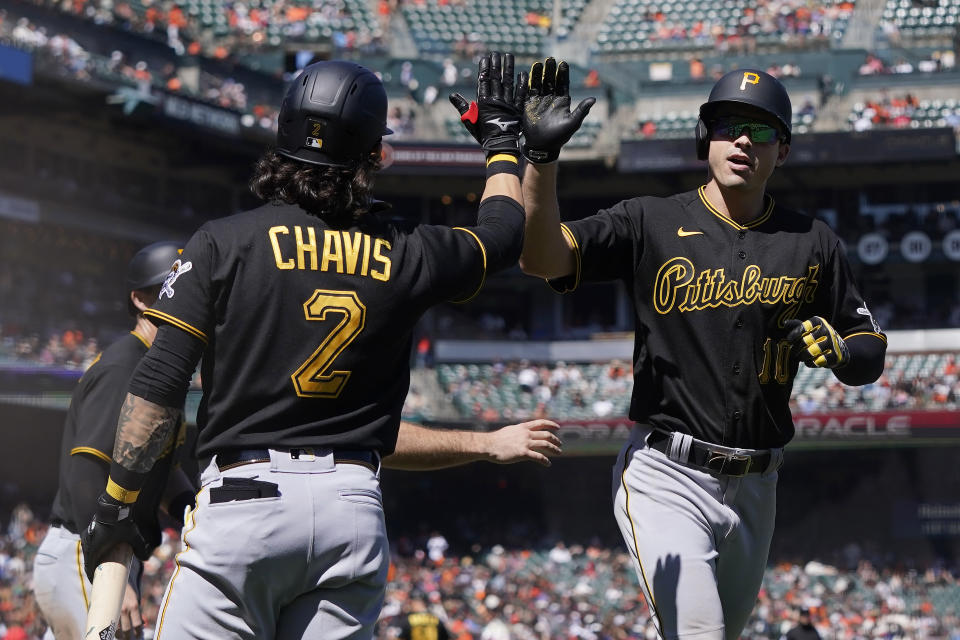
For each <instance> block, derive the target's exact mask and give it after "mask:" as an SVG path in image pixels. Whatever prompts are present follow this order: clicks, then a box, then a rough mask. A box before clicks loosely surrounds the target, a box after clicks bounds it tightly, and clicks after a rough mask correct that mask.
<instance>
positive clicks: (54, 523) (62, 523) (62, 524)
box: [50, 518, 77, 535]
mask: <svg viewBox="0 0 960 640" xmlns="http://www.w3.org/2000/svg"><path fill="white" fill-rule="evenodd" d="M50 526H51V527H61V528H63V529H66V530H67V531H69V532H70V533H72V534H73V535H77V530H76V529H77V528H76V527H75V526H73V525H72V524H70V523H69V522H65V521H63V520H60V519H59V518H54V519H53V520H51V521H50Z"/></svg>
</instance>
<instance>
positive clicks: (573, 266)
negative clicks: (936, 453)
mask: <svg viewBox="0 0 960 640" xmlns="http://www.w3.org/2000/svg"><path fill="white" fill-rule="evenodd" d="M568 87H569V70H568V68H567V66H566V64H565V63H562V64H560V65H559V66H558V65H557V64H556V61H555V60H553V59H552V58H548V59H547V60H546V61H545V62H544V63H539V62H538V63H536V64H535V65H534V67H533V69H532V71H531V77H530V86H529V96H528V98H527V100H526V103H525V107H524V125H523V132H524V136H525V148H524V153H525V155H526V157H527V158H528V159H529V160H530V164H529V165H527V168H526V172H525V175H524V181H523V189H524V202H525V207H526V212H527V227H526V240H525V242H524V248H523V255H522V256H521V261H520V263H521V267H522V268H523V270H524V271H525V272H527V273H530V274H534V275H538V276H541V277H544V278H547V279H548V280H549V281H550V284H551V286H552V287H554V288H555V289H556V290H557V291H560V292H565V291H572V290H574V289H576V288H577V286H578V285H579V284H580V283H581V282H588V281H605V280H606V281H609V280H620V281H622V282H623V283H624V284H625V286H626V288H627V291H628V292H629V294H630V296H631V297H632V299H633V308H634V311H635V318H634V320H635V323H636V331H635V347H634V363H633V364H634V385H633V399H632V402H631V405H630V418H631V419H633V420H634V421H635V423H636V426H635V427H634V429H633V432H632V437H631V439H630V440H629V442H628V443H627V445H626V446H625V447H624V448H623V450H622V452H621V453H620V456H619V458H618V460H617V465H616V467H615V470H614V477H613V493H614V504H615V514H616V518H617V522H618V524H619V525H620V531H621V533H622V534H623V537H624V540H625V542H626V544H627V547H628V549H629V550H630V553H631V554H632V556H633V559H634V563H635V568H636V570H637V574H638V576H639V579H640V587H641V589H642V590H643V593H644V596H645V597H646V600H647V603H648V605H649V606H650V609H651V611H652V612H653V614H654V616H655V619H656V623H657V627H658V629H659V632H660V635H661V637H662V638H667V639H670V640H673V639H675V638H683V639H687V638H689V639H696V640H724V639H726V640H733V639H735V638H738V637H739V635H740V632H741V631H742V630H743V627H744V625H745V624H746V621H747V618H748V616H749V615H750V611H751V610H752V609H753V606H754V605H755V604H756V599H757V592H758V591H759V589H760V584H761V581H762V579H763V571H764V568H765V566H766V561H767V553H768V551H769V547H770V540H771V536H772V534H773V523H774V514H775V509H776V484H777V469H778V468H779V466H780V463H781V461H782V458H783V446H784V445H785V444H786V443H787V442H789V441H790V439H791V438H792V437H793V434H794V426H793V420H792V417H791V415H790V408H789V399H790V393H791V390H792V386H793V379H794V376H795V375H796V372H797V363H798V362H801V361H802V362H804V363H805V364H806V365H807V366H810V367H825V368H828V369H830V370H832V372H833V374H834V375H835V377H836V378H837V379H838V380H840V381H841V382H843V383H846V384H850V385H863V384H867V383H870V382H873V381H874V380H876V379H877V378H878V377H879V376H880V374H881V373H882V371H883V361H884V354H885V352H886V337H885V336H884V335H883V334H882V333H881V332H880V328H879V327H878V326H877V323H876V321H875V320H874V319H873V316H872V315H871V314H870V311H869V310H868V309H867V305H866V303H865V302H864V299H863V296H861V295H860V293H859V292H858V291H857V287H856V282H855V280H854V278H853V275H852V273H851V270H850V266H849V264H848V262H847V257H846V252H845V250H844V247H843V245H842V244H841V243H840V240H839V239H838V238H837V237H836V235H834V233H833V232H832V231H831V230H830V229H829V228H828V227H827V226H826V225H825V224H823V223H822V222H820V221H817V220H814V219H812V218H810V217H808V216H806V215H803V214H800V213H797V212H795V211H792V210H790V209H787V208H785V207H783V206H781V205H780V204H778V203H776V202H775V201H774V199H773V197H772V196H771V195H770V194H769V193H767V191H766V186H767V180H768V179H769V178H770V176H771V175H772V174H773V171H774V170H775V169H776V168H777V167H779V166H781V165H783V163H784V162H786V159H787V155H788V154H789V152H790V135H791V131H790V125H791V106H790V97H789V96H788V95H787V91H786V89H785V88H784V87H783V85H781V84H780V82H779V81H778V80H777V79H775V78H773V77H772V76H770V75H768V74H766V73H764V72H762V71H755V70H752V69H740V70H738V71H732V72H730V73H729V74H727V75H725V76H723V77H722V78H721V79H720V80H718V81H717V83H716V84H715V85H714V87H713V89H712V90H711V92H710V96H709V98H708V100H707V102H706V103H704V104H703V106H702V107H701V108H700V122H699V123H698V124H697V128H696V132H695V138H696V150H697V154H698V156H699V157H700V158H701V159H703V160H706V161H707V164H708V173H707V180H706V184H704V185H703V186H701V187H700V188H699V189H696V190H693V191H689V192H687V193H681V194H677V195H674V196H671V197H668V198H653V197H638V198H632V199H629V200H625V201H623V202H620V203H618V204H615V205H614V206H612V207H610V208H609V209H606V210H603V211H600V212H598V213H596V214H594V215H590V216H587V217H585V218H582V219H580V220H576V221H572V222H567V223H564V224H561V222H560V213H559V204H558V202H557V194H556V181H557V163H556V162H555V160H557V158H558V156H559V154H560V149H561V147H562V146H563V145H564V144H565V143H566V141H567V140H569V139H570V137H571V136H572V135H573V133H574V132H575V131H576V130H577V128H578V127H579V126H580V124H581V122H582V121H583V118H584V117H585V116H586V112H587V110H588V109H589V107H590V105H591V103H590V102H586V101H585V102H583V103H581V104H580V105H579V106H578V107H577V108H576V109H574V110H573V111H572V112H571V110H570V97H569V91H568Z"/></svg>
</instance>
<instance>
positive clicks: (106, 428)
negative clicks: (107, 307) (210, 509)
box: [51, 331, 186, 533]
mask: <svg viewBox="0 0 960 640" xmlns="http://www.w3.org/2000/svg"><path fill="white" fill-rule="evenodd" d="M147 348H148V345H147V342H146V340H145V339H144V338H143V337H142V336H140V335H139V334H138V333H136V332H133V331H131V332H130V333H129V334H127V335H125V336H123V337H122V338H120V339H119V340H117V341H116V342H114V343H113V344H111V345H110V346H108V347H107V348H106V349H104V350H103V352H102V353H101V354H100V355H99V356H97V359H96V360H95V361H94V363H93V364H92V365H90V367H89V368H88V369H87V370H86V371H85V372H84V374H83V376H81V378H80V382H79V383H78V384H77V388H76V389H74V391H73V395H72V397H71V399H70V408H69V409H68V410H67V420H66V423H65V424H64V427H63V436H62V438H61V441H60V463H59V464H60V478H59V485H58V489H57V495H56V497H55V498H54V502H53V509H52V513H51V515H52V519H53V520H54V521H56V522H61V523H63V524H64V525H65V526H66V527H67V528H68V529H69V530H71V531H73V532H75V533H76V532H79V530H80V529H82V528H84V527H86V526H87V524H88V522H89V520H87V521H86V522H77V521H76V520H77V517H75V514H78V512H86V511H89V512H90V515H91V517H92V515H93V508H94V507H95V506H96V505H95V503H91V504H90V505H78V504H75V502H76V501H75V494H76V492H78V491H81V490H82V489H84V488H87V485H89V484H91V483H92V484H94V485H95V488H94V489H93V493H92V495H94V496H95V495H98V494H99V493H100V492H102V491H103V487H104V486H105V485H106V483H107V475H108V472H109V469H110V461H111V457H112V455H113V445H114V441H115V440H116V434H117V419H118V417H119V416H120V408H121V407H122V406H123V401H124V399H125V398H126V396H127V387H128V386H129V384H130V378H131V376H132V375H133V371H134V369H136V368H137V364H138V363H139V362H140V359H141V358H142V357H143V355H144V354H145V353H146V352H147ZM185 437H186V430H185V425H181V428H180V430H179V432H178V434H177V436H176V437H175V439H174V441H172V442H171V443H170V445H169V446H168V447H167V448H165V449H164V450H163V451H162V453H161V455H160V457H159V458H158V459H157V463H156V465H155V466H154V468H153V469H152V470H151V472H150V474H149V475H148V476H147V481H146V483H145V484H144V486H143V489H142V490H141V494H140V498H139V499H138V500H137V504H136V508H137V510H138V516H137V521H138V522H139V523H140V524H141V526H144V527H153V528H156V527H157V526H158V525H157V508H158V507H159V505H160V497H161V495H162V494H163V489H164V487H165V486H166V482H167V476H168V475H169V471H170V468H171V466H172V464H173V461H174V456H173V455H172V452H173V450H174V448H175V447H180V446H181V445H182V444H183V442H184V439H185ZM77 455H88V456H92V457H94V458H97V459H99V460H102V461H103V475H102V476H101V477H97V478H88V477H79V474H78V473H77V472H75V471H74V470H73V467H72V464H71V463H72V462H73V456H77ZM81 485H83V487H81ZM87 492H88V493H89V492H90V491H89V490H88V491H87Z"/></svg>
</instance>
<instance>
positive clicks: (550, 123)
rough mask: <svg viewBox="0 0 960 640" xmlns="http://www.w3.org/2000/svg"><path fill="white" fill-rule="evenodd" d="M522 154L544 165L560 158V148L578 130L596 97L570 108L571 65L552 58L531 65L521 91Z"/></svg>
mask: <svg viewBox="0 0 960 640" xmlns="http://www.w3.org/2000/svg"><path fill="white" fill-rule="evenodd" d="M523 94H524V95H523V97H524V105H523V137H524V144H523V155H524V157H525V158H526V159H527V160H529V161H530V162H533V163H536V164H545V163H547V162H553V161H554V160H556V159H557V158H559V157H560V148H561V147H563V145H565V144H566V143H567V141H568V140H570V138H571V137H572V136H573V134H574V133H576V132H577V129H579V128H580V125H581V124H583V119H584V118H586V117H587V114H588V113H590V107H592V106H593V105H594V103H595V102H596V101H597V99H596V98H587V99H585V100H583V101H582V102H581V103H580V104H578V105H577V108H576V109H574V110H573V111H572V112H571V111H570V67H569V65H567V63H566V62H561V63H560V65H559V66H558V65H557V61H556V60H554V59H553V58H547V59H546V60H544V61H543V62H542V63H540V62H534V63H533V66H531V67H530V81H529V86H528V87H526V89H525V91H523Z"/></svg>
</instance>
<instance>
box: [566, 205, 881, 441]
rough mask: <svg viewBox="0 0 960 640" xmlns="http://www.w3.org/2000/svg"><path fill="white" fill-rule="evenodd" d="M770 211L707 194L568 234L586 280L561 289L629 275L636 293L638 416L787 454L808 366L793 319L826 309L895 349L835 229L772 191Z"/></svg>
mask: <svg viewBox="0 0 960 640" xmlns="http://www.w3.org/2000/svg"><path fill="white" fill-rule="evenodd" d="M765 204H766V206H765V208H764V210H763V212H762V213H761V215H760V216H758V217H757V218H756V219H754V220H753V221H751V222H750V223H749V224H747V225H740V224H738V223H736V222H735V221H733V220H731V219H730V218H728V217H726V216H724V215H723V214H722V213H720V212H719V211H717V209H716V208H715V207H714V206H713V205H712V204H710V202H709V201H708V200H707V198H706V195H705V194H704V190H703V187H701V188H700V189H698V190H696V191H691V192H688V193H682V194H678V195H675V196H672V197H669V198H652V197H643V198H635V199H631V200H625V201H623V202H620V203H618V204H617V205H615V206H614V207H612V208H610V209H607V210H604V211H600V212H598V213H597V214H595V215H593V216H590V217H587V218H584V219H582V220H578V221H575V222H570V223H566V224H564V225H563V226H562V229H563V233H564V234H565V236H566V237H567V239H568V240H569V241H571V242H572V244H573V246H574V252H575V257H576V273H574V274H573V275H572V276H568V277H566V278H562V279H558V280H557V281H554V282H552V283H551V284H552V286H554V288H556V289H557V290H560V291H564V290H571V289H572V288H575V287H576V286H577V285H578V284H579V282H580V281H581V280H583V281H600V280H615V279H621V280H623V281H624V283H625V284H626V287H627V290H628V292H629V293H630V295H631V297H632V299H633V304H634V308H635V316H636V334H635V338H634V356H633V357H634V387H633V397H632V400H631V405H630V418H631V419H632V420H634V421H637V422H644V423H649V424H652V425H654V426H656V427H660V428H663V429H667V430H670V431H679V432H682V433H689V434H690V435H692V436H694V437H695V438H699V439H702V440H706V441H708V442H713V443H716V444H723V445H727V446H736V447H744V448H758V449H759V448H770V447H781V446H783V445H784V444H785V443H786V442H787V441H789V440H790V438H792V437H793V433H794V427H793V420H792V417H791V414H790V408H789V404H788V403H789V399H790V392H791V390H792V387H793V379H794V376H795V375H796V371H797V363H796V361H795V360H791V359H790V345H789V343H788V342H787V341H786V340H785V337H786V334H787V330H786V329H785V328H784V325H783V322H784V320H786V319H790V318H797V319H800V320H803V319H806V318H809V317H810V316H814V315H818V316H822V317H824V318H826V319H827V321H828V322H830V323H831V324H832V325H833V326H834V328H836V330H837V332H838V333H839V334H840V335H841V336H843V337H844V338H848V337H850V336H852V335H857V334H869V335H871V336H876V338H877V339H878V340H882V341H884V343H886V337H885V336H884V335H883V334H882V333H881V332H880V328H879V327H878V326H877V323H876V321H875V320H874V319H873V316H872V315H871V314H870V312H869V311H868V309H867V305H866V304H865V303H864V301H863V297H862V296H861V295H860V293H859V292H858V291H857V288H856V285H855V283H854V279H853V276H852V273H851V270H850V267H849V264H848V262H847V259H846V255H845V251H844V248H843V246H842V245H841V244H840V241H839V239H838V238H837V237H836V235H834V233H833V232H832V231H831V230H830V228H829V227H827V226H826V225H825V224H824V223H822V222H820V221H817V220H814V219H812V218H810V217H809V216H806V215H803V214H800V213H797V212H794V211H790V210H788V209H784V208H783V207H780V206H778V205H776V204H775V202H774V200H773V198H772V197H771V196H770V195H767V196H766V203H765Z"/></svg>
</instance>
